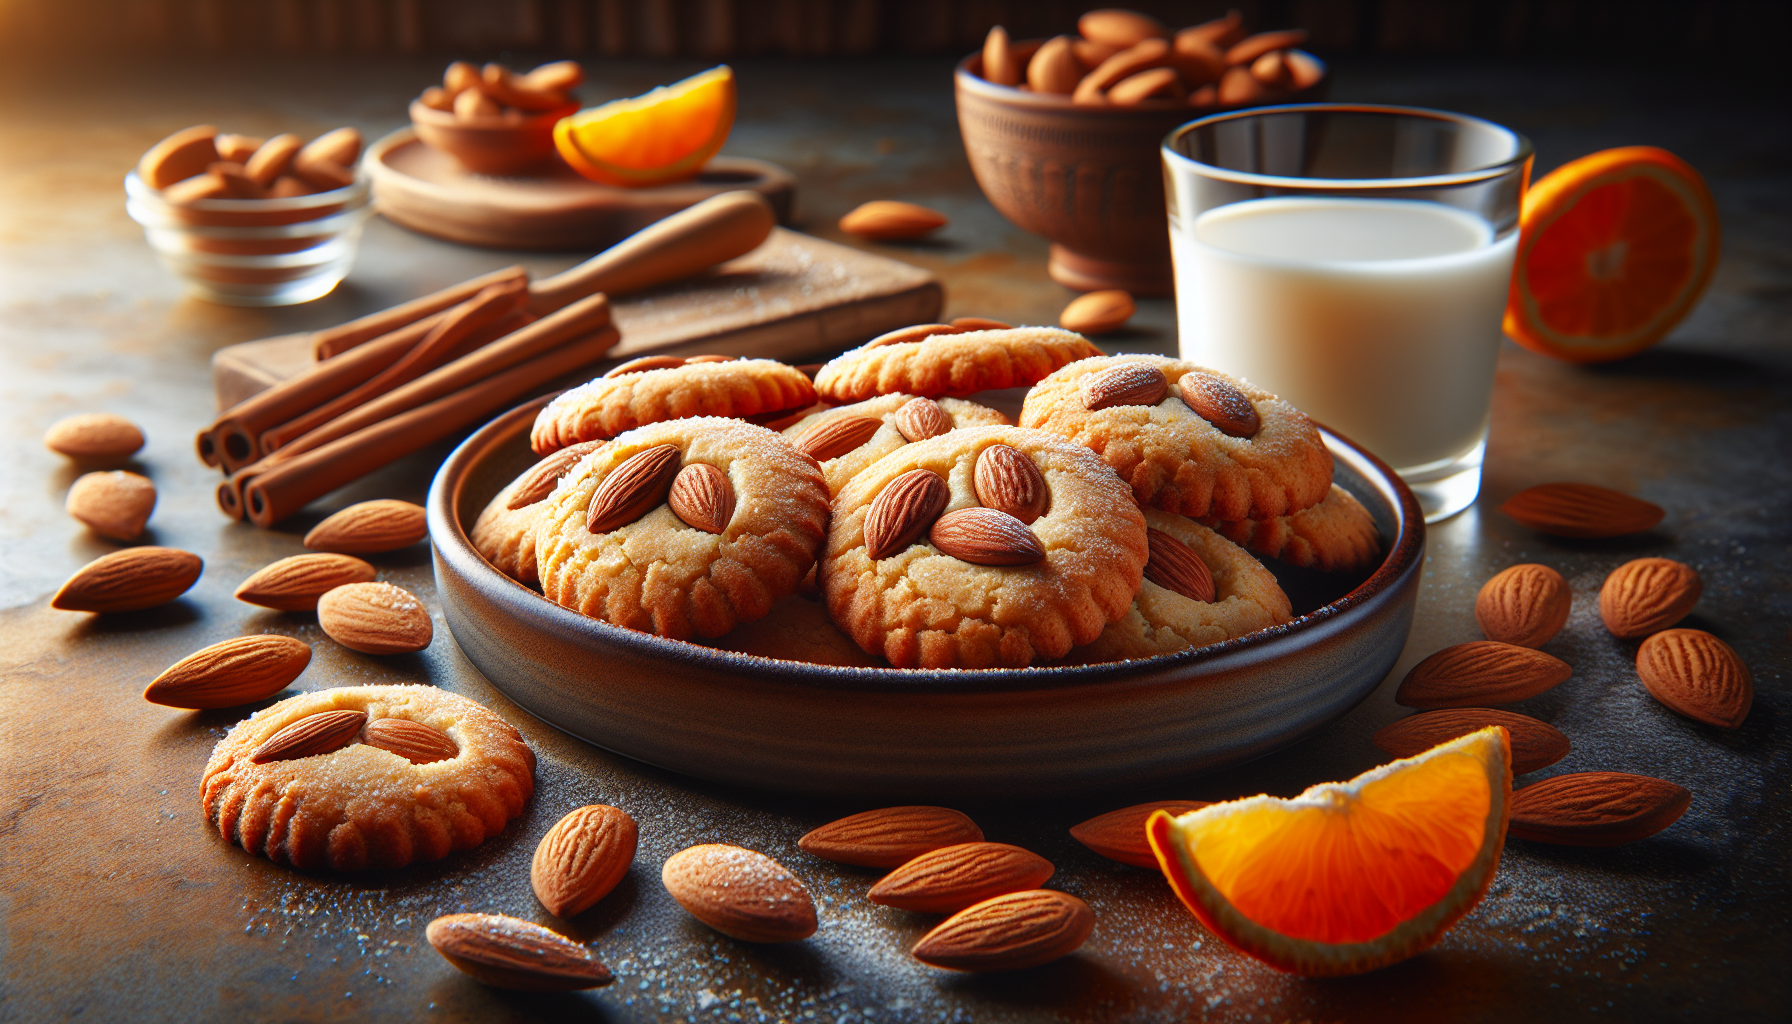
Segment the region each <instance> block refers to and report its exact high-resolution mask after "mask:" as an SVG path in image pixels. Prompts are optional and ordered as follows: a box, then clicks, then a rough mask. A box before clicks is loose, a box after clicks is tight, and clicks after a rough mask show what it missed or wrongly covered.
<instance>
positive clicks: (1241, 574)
mask: <svg viewBox="0 0 1792 1024" xmlns="http://www.w3.org/2000/svg"><path fill="white" fill-rule="evenodd" d="M1145 523H1146V525H1147V526H1148V527H1149V528H1150V543H1151V560H1150V562H1149V563H1147V565H1146V567H1145V582H1144V584H1143V585H1141V586H1140V587H1139V595H1138V597H1136V598H1134V599H1133V603H1132V608H1131V609H1130V610H1128V611H1127V613H1126V615H1125V616H1124V617H1123V618H1121V619H1120V620H1119V621H1118V622H1115V623H1113V624H1112V625H1110V626H1108V628H1107V629H1105V630H1103V631H1102V634H1101V636H1100V637H1098V638H1097V639H1096V640H1095V642H1094V643H1092V644H1089V645H1087V646H1084V647H1078V648H1076V649H1075V650H1073V651H1071V652H1070V655H1069V657H1067V658H1065V659H1064V661H1063V662H1062V664H1067V665H1083V664H1089V663H1092V662H1098V661H1122V660H1125V659H1127V658H1149V657H1151V656H1153V655H1157V654H1170V653H1173V652H1175V651H1180V650H1185V649H1187V648H1190V647H1204V646H1206V645H1208V644H1217V643H1219V642H1220V641H1222V640H1230V639H1232V638H1234V637H1240V636H1244V635H1245V634H1246V633H1254V632H1256V631H1257V630H1259V629H1265V628H1267V627H1269V626H1274V625H1277V624H1280V623H1283V622H1287V621H1288V620H1289V619H1290V618H1292V617H1293V615H1294V610H1293V608H1292V606H1290V605H1289V603H1288V595H1286V594H1284V593H1282V588H1281V587H1280V586H1278V585H1277V584H1276V578H1275V576H1273V575H1271V574H1270V571H1269V570H1268V569H1265V568H1264V567H1263V563H1261V562H1259V561H1257V560H1256V559H1255V558H1252V557H1251V556H1250V553H1249V552H1247V551H1245V550H1244V549H1243V548H1241V547H1239V546H1238V545H1236V544H1234V543H1232V542H1231V541H1229V540H1227V539H1226V538H1224V537H1222V536H1220V535H1219V534H1217V533H1215V532H1213V531H1212V530H1209V529H1208V528H1207V527H1205V526H1202V525H1201V524H1199V523H1197V522H1195V521H1193V520H1191V519H1184V518H1183V517H1182V516H1177V515H1171V514H1170V513H1168V512H1159V511H1158V510H1157V509H1146V510H1145ZM1191 557H1192V558H1193V559H1195V560H1197V562H1198V563H1199V564H1194V563H1190V562H1189V561H1188V560H1189V559H1190V558H1191ZM1191 570H1192V571H1191Z"/></svg>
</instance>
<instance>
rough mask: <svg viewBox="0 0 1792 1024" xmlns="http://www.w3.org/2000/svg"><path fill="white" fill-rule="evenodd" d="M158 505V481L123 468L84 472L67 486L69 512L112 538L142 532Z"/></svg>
mask: <svg viewBox="0 0 1792 1024" xmlns="http://www.w3.org/2000/svg"><path fill="white" fill-rule="evenodd" d="M155 508H156V485H155V484H153V483H150V482H149V478H148V477H146V476H140V475H138V474H136V473H127V472H125V471H124V470H122V469H115V470H111V471H110V472H103V473H83V474H82V475H81V477H80V478H79V479H77V480H76V481H75V483H74V486H72V487H70V488H69V489H68V514H69V515H71V516H74V517H75V518H76V519H79V520H80V521H81V522H83V523H86V524H87V528H88V529H89V530H92V531H93V532H94V533H97V534H99V535H100V536H102V537H106V538H109V539H111V540H122V541H133V540H136V539H137V538H138V537H141V536H143V527H144V526H146V525H147V524H148V523H149V514H150V513H151V512H154V511H155Z"/></svg>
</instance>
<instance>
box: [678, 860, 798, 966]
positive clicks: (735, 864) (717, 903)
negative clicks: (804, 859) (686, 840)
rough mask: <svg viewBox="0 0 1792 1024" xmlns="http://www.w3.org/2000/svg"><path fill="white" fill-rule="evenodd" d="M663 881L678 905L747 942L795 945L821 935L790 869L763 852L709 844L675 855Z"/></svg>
mask: <svg viewBox="0 0 1792 1024" xmlns="http://www.w3.org/2000/svg"><path fill="white" fill-rule="evenodd" d="M660 880H661V881H662V882H664V883H665V885H666V891H667V892H669V893H671V894H672V898H673V899H675V900H677V901H678V905H679V906H681V907H683V908H684V909H685V910H687V911H689V912H690V915H691V916H692V917H694V918H696V919H697V920H699V921H702V922H703V923H704V924H706V925H709V926H710V927H711V928H714V929H715V930H716V931H718V932H721V933H722V934H723V935H728V936H732V937H734V938H737V939H740V940H742V941H744V942H793V941H795V940H797V939H806V938H808V937H809V936H811V935H813V934H815V927H816V921H815V903H814V901H813V900H811V899H810V898H809V890H808V889H807V888H806V887H805V886H804V885H803V883H802V882H800V881H798V880H797V877H796V876H795V875H793V874H791V873H790V872H789V870H787V869H786V868H785V867H784V865H782V864H780V863H778V862H777V861H775V860H773V859H771V858H770V857H767V856H766V855H765V854H763V853H757V852H755V851H753V850H746V849H742V848H741V847H738V846H727V845H723V844H720V843H709V844H705V845H702V846H693V847H690V848H688V849H684V850H680V851H679V852H677V853H675V854H673V855H672V856H671V857H670V858H669V859H668V860H667V861H666V864H665V867H663V868H662V869H661V870H660Z"/></svg>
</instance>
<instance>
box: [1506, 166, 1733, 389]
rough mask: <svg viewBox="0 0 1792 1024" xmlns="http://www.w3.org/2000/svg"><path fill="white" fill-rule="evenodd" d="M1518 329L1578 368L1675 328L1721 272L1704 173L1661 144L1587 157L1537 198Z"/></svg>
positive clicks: (1516, 278) (1514, 304) (1510, 330)
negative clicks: (1714, 274)
mask: <svg viewBox="0 0 1792 1024" xmlns="http://www.w3.org/2000/svg"><path fill="white" fill-rule="evenodd" d="M1519 227H1520V234H1519V241H1518V260H1517V263H1516V265H1515V266H1514V268H1513V272H1512V292H1511V296H1510V298H1509V299H1508V300H1507V304H1506V321H1505V329H1506V334H1507V335H1508V336H1509V337H1510V338H1511V339H1512V340H1513V341H1516V342H1518V343H1519V344H1520V345H1523V346H1524V347H1525V348H1528V349H1531V350H1533V351H1536V352H1541V353H1543V354H1544V355H1549V356H1555V357H1557V358H1558V359H1566V360H1569V361H1570V362H1576V363H1600V362H1605V361H1607V360H1610V359H1621V358H1623V357H1625V356H1629V355H1635V354H1636V353H1638V352H1641V351H1642V350H1643V349H1646V348H1648V347H1649V346H1650V345H1653V344H1655V343H1656V342H1658V341H1660V340H1661V339H1662V337H1663V336H1664V335H1666V334H1667V333H1668V332H1669V331H1671V330H1673V329H1674V325H1675V324H1677V323H1679V322H1680V321H1681V320H1682V319H1683V318H1684V317H1685V316H1686V314H1687V313H1689V312H1691V310H1692V307H1693V306H1694V305H1695V304H1696V303H1697V302H1698V301H1699V296H1700V295H1701V294H1703V293H1704V291H1705V285H1706V284H1707V283H1708V282H1709V281H1710V280H1711V271H1712V269H1713V268H1715V267H1716V266H1717V253H1718V244H1719V241H1720V236H1721V231H1720V230H1719V227H1718V223H1717V207H1716V206H1715V205H1714V204H1713V203H1712V201H1711V191H1710V190H1709V189H1707V188H1706V187H1705V180H1704V179H1703V178H1701V177H1699V172H1697V171H1695V170H1693V169H1692V168H1691V167H1689V166H1687V164H1686V162H1685V161H1684V160H1681V159H1680V158H1679V157H1677V156H1675V155H1674V154H1672V153H1669V152H1668V151H1667V150H1664V149H1656V148H1655V147H1653V146H1625V147H1623V148H1621V149H1608V150H1604V151H1602V152H1599V153H1594V154H1593V155H1591V156H1585V157H1581V158H1580V159H1579V160H1576V161H1574V162H1573V163H1570V164H1566V165H1564V166H1562V167H1559V168H1557V169H1556V170H1555V171H1553V172H1551V173H1550V174H1549V175H1548V176H1546V177H1545V178H1544V179H1543V180H1542V181H1540V182H1538V183H1537V184H1536V185H1535V186H1534V187H1533V188H1532V189H1531V191H1530V193H1529V194H1528V195H1526V196H1525V200H1524V211H1523V213H1522V214H1521V215H1520V217H1519Z"/></svg>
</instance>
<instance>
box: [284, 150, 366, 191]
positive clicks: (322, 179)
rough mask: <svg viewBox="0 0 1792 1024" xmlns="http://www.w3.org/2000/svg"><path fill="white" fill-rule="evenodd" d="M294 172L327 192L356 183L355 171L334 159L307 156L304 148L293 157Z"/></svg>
mask: <svg viewBox="0 0 1792 1024" xmlns="http://www.w3.org/2000/svg"><path fill="white" fill-rule="evenodd" d="M292 173H293V174H294V175H295V176H297V177H299V178H302V179H304V180H305V181H306V182H307V183H309V184H311V185H315V186H317V188H319V189H320V190H322V191H325V192H328V191H331V190H332V189H339V188H347V187H348V186H350V185H353V184H354V183H355V172H354V171H352V170H350V169H349V168H347V167H344V166H343V165H341V164H339V163H336V162H335V161H334V160H321V159H318V158H316V157H309V156H306V155H305V151H304V150H302V149H301V150H299V155H298V156H296V157H293V160H292Z"/></svg>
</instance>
